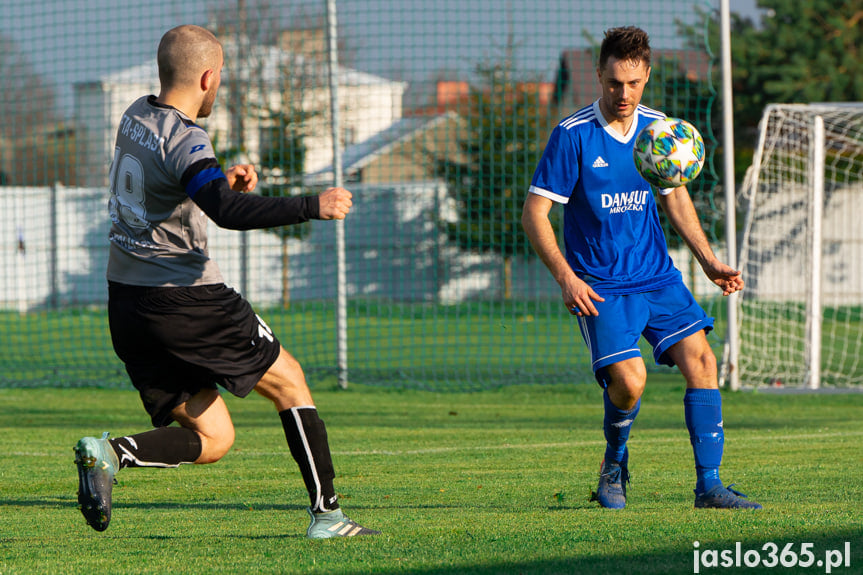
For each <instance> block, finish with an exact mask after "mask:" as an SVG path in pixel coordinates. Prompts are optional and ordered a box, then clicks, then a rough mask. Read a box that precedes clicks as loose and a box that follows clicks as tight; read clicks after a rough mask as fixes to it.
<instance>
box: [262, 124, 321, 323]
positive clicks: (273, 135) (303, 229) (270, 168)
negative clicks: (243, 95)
mask: <svg viewBox="0 0 863 575" xmlns="http://www.w3.org/2000/svg"><path fill="white" fill-rule="evenodd" d="M314 115H315V114H314V113H307V112H304V111H302V110H300V109H296V108H290V109H288V110H287V111H284V112H282V111H277V110H264V111H263V116H264V117H263V119H264V120H265V121H266V122H267V124H268V127H267V128H265V129H263V130H261V133H262V142H261V168H262V174H263V176H264V177H263V178H262V180H261V185H260V186H259V192H260V194H261V195H262V196H270V197H287V196H292V195H297V194H299V193H300V192H301V183H302V181H301V180H302V176H303V173H304V172H305V163H306V145H305V141H304V136H303V133H302V127H303V126H304V125H305V122H306V121H307V119H308V118H309V117H310V116H314ZM267 231H268V232H270V233H272V234H275V235H276V236H277V237H278V238H279V240H280V242H281V259H282V282H281V285H282V297H281V300H282V307H283V308H285V309H287V308H288V307H289V306H290V301H291V289H290V278H289V274H288V270H289V268H290V255H289V252H288V244H289V241H290V240H291V239H295V240H303V239H306V238H307V237H308V235H309V234H310V233H311V227H310V225H309V224H308V223H303V224H296V225H293V226H279V227H276V228H267Z"/></svg>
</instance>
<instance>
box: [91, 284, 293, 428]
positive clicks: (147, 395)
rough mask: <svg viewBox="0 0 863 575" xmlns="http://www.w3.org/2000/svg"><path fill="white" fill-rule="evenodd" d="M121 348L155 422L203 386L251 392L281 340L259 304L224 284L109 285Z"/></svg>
mask: <svg viewBox="0 0 863 575" xmlns="http://www.w3.org/2000/svg"><path fill="white" fill-rule="evenodd" d="M108 320H109V323H110V326H111V341H112V342H113V344H114V351H116V352H117V355H118V356H119V357H120V359H121V360H123V363H124V364H125V365H126V372H127V373H128V374H129V377H130V378H131V379H132V385H134V386H135V388H136V389H137V390H138V392H139V393H140V394H141V400H142V401H143V402H144V408H145V409H146V410H147V413H149V414H150V418H151V420H152V422H153V425H154V426H156V427H161V426H164V425H168V424H169V423H171V421H173V418H172V417H171V411H172V410H173V409H174V408H175V407H177V406H178V405H180V404H182V403H184V402H185V401H187V400H188V399H189V398H190V397H192V396H193V395H195V394H196V393H197V392H199V391H200V390H202V389H207V388H210V389H214V388H215V387H216V385H217V384H218V385H221V386H222V387H224V388H225V389H226V390H228V391H229V392H231V393H232V394H234V395H236V396H238V397H245V396H246V395H248V394H249V393H250V392H251V391H252V389H254V387H255V385H256V384H257V383H258V381H260V379H261V377H263V375H264V374H265V373H266V372H267V370H268V369H269V368H270V366H272V365H273V363H275V361H276V359H277V358H278V357H279V351H280V349H281V345H280V343H279V340H278V339H277V338H276V336H275V335H273V332H272V330H270V328H269V327H268V326H267V324H266V323H264V321H263V320H262V319H261V318H260V317H258V315H257V314H256V313H255V311H254V310H253V309H252V306H251V305H249V303H248V302H247V301H246V300H245V299H243V297H242V296H240V294H238V293H237V292H236V291H234V290H233V289H231V288H229V287H227V286H225V285H223V284H220V285H206V286H193V287H140V286H127V285H121V284H117V283H113V282H109V285H108Z"/></svg>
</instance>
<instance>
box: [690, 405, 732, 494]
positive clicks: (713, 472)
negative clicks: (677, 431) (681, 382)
mask: <svg viewBox="0 0 863 575" xmlns="http://www.w3.org/2000/svg"><path fill="white" fill-rule="evenodd" d="M683 411H684V414H685V416H686V428H687V429H688V430H689V442H690V443H691V444H692V452H693V453H694V454H695V473H696V475H697V476H698V480H697V482H696V484H695V492H696V493H704V492H705V491H709V490H710V489H711V488H713V487H715V486H716V485H721V484H722V481H720V480H719V465H720V464H721V463H722V449H723V447H724V445H725V432H724V431H723V429H722V395H721V394H720V393H719V390H718V389H687V390H686V395H684V397H683Z"/></svg>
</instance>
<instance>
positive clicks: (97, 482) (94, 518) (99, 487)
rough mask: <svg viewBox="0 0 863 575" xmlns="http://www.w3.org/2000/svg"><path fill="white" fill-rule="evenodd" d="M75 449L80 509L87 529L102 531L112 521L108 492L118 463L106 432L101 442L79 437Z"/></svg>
mask: <svg viewBox="0 0 863 575" xmlns="http://www.w3.org/2000/svg"><path fill="white" fill-rule="evenodd" d="M74 449H75V465H77V466H78V504H79V508H80V509H81V513H82V514H83V515H84V519H86V520H87V523H88V524H89V525H90V527H92V528H93V529H95V530H96V531H104V530H105V529H107V528H108V523H110V521H111V490H112V488H113V486H114V475H116V474H117V471H118V470H119V469H120V460H119V458H118V457H117V454H116V453H115V452H114V448H113V447H111V444H110V443H108V432H107V431H106V432H105V433H104V434H102V437H101V439H97V438H95V437H84V438H82V439H81V440H80V441H78V444H77V445H76V446H75V448H74Z"/></svg>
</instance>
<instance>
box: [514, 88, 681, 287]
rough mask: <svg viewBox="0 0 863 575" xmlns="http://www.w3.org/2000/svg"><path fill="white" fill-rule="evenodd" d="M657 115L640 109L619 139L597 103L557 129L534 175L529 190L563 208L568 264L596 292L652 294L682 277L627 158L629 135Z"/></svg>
mask: <svg viewBox="0 0 863 575" xmlns="http://www.w3.org/2000/svg"><path fill="white" fill-rule="evenodd" d="M663 117H665V116H664V114H662V113H661V112H658V111H656V110H652V109H650V108H648V107H646V106H641V105H639V106H638V108H637V110H636V112H635V117H634V121H633V124H632V126H631V127H630V130H629V133H628V134H627V135H625V136H623V135H621V134H619V133H618V132H616V131H615V130H613V129H611V128H610V127H609V126H608V123H607V122H606V121H605V118H604V117H603V116H602V113H601V112H600V110H599V101H596V102H594V103H593V105H591V106H587V107H585V108H583V109H581V110H579V111H578V112H576V113H575V114H573V115H572V116H570V117H568V118H566V119H565V120H563V121H562V122H561V123H560V124H558V126H557V127H556V128H555V129H554V131H553V132H552V134H551V137H550V138H549V141H548V145H547V146H546V148H545V151H544V152H543V155H542V158H541V159H540V161H539V164H538V165H537V168H536V172H535V173H534V175H533V179H532V181H531V185H530V193H533V194H538V195H540V196H544V197H546V198H548V199H550V200H552V201H554V202H558V203H561V204H563V212H564V225H563V236H564V241H565V244H566V254H565V255H566V259H567V261H568V262H569V265H570V266H571V267H572V269H573V271H574V272H575V273H576V275H578V277H580V278H581V279H583V280H584V281H586V282H587V283H588V284H590V285H591V287H593V289H594V290H595V291H596V292H597V293H599V294H600V295H602V294H608V295H623V294H629V293H639V292H645V291H651V290H654V289H658V288H660V287H662V286H665V285H668V284H669V283H670V282H673V281H680V279H681V275H680V272H679V271H678V270H677V269H676V268H675V267H674V263H673V262H672V261H671V257H670V256H669V255H668V247H667V245H666V243H665V235H664V234H663V232H662V226H661V225H660V223H659V212H658V211H657V208H656V201H655V200H654V198H653V193H652V191H651V187H650V184H648V183H647V181H646V180H645V179H644V178H642V177H641V174H639V173H638V170H636V169H635V162H634V161H633V159H632V149H633V144H634V142H635V137H636V135H637V134H638V133H639V132H640V131H641V129H642V128H644V126H646V125H647V124H649V123H650V122H652V121H653V120H656V119H657V118H663ZM668 191H670V190H668ZM661 192H662V191H661Z"/></svg>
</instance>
